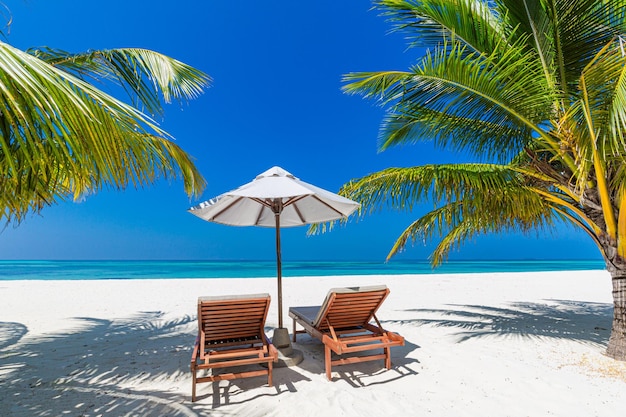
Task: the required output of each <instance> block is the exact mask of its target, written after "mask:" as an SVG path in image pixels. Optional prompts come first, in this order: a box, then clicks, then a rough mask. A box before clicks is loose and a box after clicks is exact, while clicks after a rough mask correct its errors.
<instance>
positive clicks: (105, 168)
mask: <svg viewBox="0 0 626 417" xmlns="http://www.w3.org/2000/svg"><path fill="white" fill-rule="evenodd" d="M180 77H181V79H180V80H179V81H178V84H181V83H182V84H186V83H187V81H184V80H185V79H186V78H189V77H191V83H192V84H194V83H198V82H201V80H200V79H196V77H195V76H190V75H185V74H182V75H180ZM163 177H166V178H181V179H182V180H183V182H184V187H185V191H186V192H187V193H188V194H193V193H198V192H200V191H201V190H202V188H203V187H204V179H203V178H202V176H201V175H200V173H199V172H198V170H197V168H196V167H195V166H194V165H193V163H192V162H191V158H190V157H189V155H187V154H186V153H185V152H184V151H182V150H181V149H180V148H179V147H178V146H176V145H175V144H173V143H172V142H171V141H170V140H169V138H168V135H167V133H166V132H164V131H163V130H162V129H160V128H159V127H158V125H157V124H156V123H155V122H154V121H152V120H151V119H150V118H149V117H147V116H146V115H144V114H143V113H141V112H140V111H138V110H136V109H135V108H133V107H131V106H129V105H127V104H125V103H123V102H122V101H119V100H117V99H115V98H113V97H111V96H109V95H107V94H105V93H103V92H101V91H100V90H98V89H96V88H94V87H93V86H92V85H91V84H89V83H87V82H85V81H83V80H81V79H80V78H77V77H76V76H74V75H72V74H70V73H68V72H65V71H63V70H61V69H60V68H57V67H55V66H52V65H50V64H48V63H46V62H44V61H42V60H41V59H38V58H36V57H34V56H32V55H30V54H27V53H24V52H22V51H20V50H18V49H15V48H13V47H11V46H9V45H7V44H5V43H1V42H0V178H2V181H0V186H2V189H0V202H1V204H3V207H4V215H5V218H6V220H8V221H9V220H15V221H17V222H19V221H20V220H21V219H23V216H24V215H25V214H26V213H28V212H29V211H31V210H34V211H38V210H40V209H41V208H42V207H44V206H46V205H49V204H52V203H53V202H54V201H57V200H58V199H64V198H67V197H70V196H73V197H74V198H78V197H80V196H81V195H82V194H84V193H91V192H95V191H97V190H99V189H101V188H103V187H105V186H110V187H114V188H124V187H126V186H128V185H133V186H135V187H139V186H144V185H148V184H151V183H153V182H154V181H155V180H156V179H158V178H163Z"/></svg>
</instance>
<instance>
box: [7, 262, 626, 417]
mask: <svg viewBox="0 0 626 417" xmlns="http://www.w3.org/2000/svg"><path fill="white" fill-rule="evenodd" d="M376 284H385V285H387V286H388V287H389V288H390V290H391V293H390V296H389V298H388V299H387V300H386V301H385V303H384V304H383V306H382V308H381V310H380V311H379V314H378V317H379V319H380V320H381V322H382V324H383V326H385V327H386V328H387V329H388V330H392V331H395V332H397V333H399V334H401V335H402V336H404V337H405V339H406V345H405V346H404V347H399V348H394V349H393V351H392V361H393V368H392V369H391V370H386V369H384V368H383V363H382V361H377V362H369V363H361V364H354V365H347V366H343V367H337V368H334V369H333V371H334V372H333V381H331V382H329V381H327V380H326V377H325V375H324V364H323V357H324V356H323V347H322V345H321V343H319V342H318V341H317V340H314V339H311V338H310V337H308V336H299V339H298V343H297V344H295V345H294V348H296V349H299V350H301V351H302V352H303V353H304V360H303V362H302V363H300V364H299V365H298V366H295V367H290V368H278V369H275V371H274V386H273V387H268V386H267V385H266V380H265V379H264V378H263V377H259V378H248V379H245V380H235V381H221V382H220V383H214V384H212V383H208V384H201V385H199V386H198V396H199V399H198V401H197V402H196V403H192V402H191V401H190V394H191V373H190V371H189V361H190V356H191V349H192V347H193V343H194V340H195V333H196V327H197V323H196V321H195V318H196V317H195V309H196V300H197V298H198V296H204V295H223V294H246V293H259V292H268V293H270V295H271V296H272V306H271V309H270V314H269V317H268V321H267V328H268V335H270V336H271V335H272V328H274V327H276V326H277V322H278V319H277V305H276V299H277V298H276V282H275V280H274V279H267V278H263V279H176V280H170V279H164V280H157V279H155V280H106V281H4V282H2V283H0V385H1V386H2V389H1V390H0V415H1V416H24V417H26V416H28V417H32V416H61V415H64V416H89V417H91V416H204V415H211V416H232V415H241V416H317V415H334V416H355V417H356V416H364V415H378V414H380V415H383V414H384V415H389V416H409V415H433V416H515V417H517V416H547V415H550V416H568V417H571V416H585V417H590V416H602V417H607V416H618V415H619V416H621V415H623V396H624V392H626V363H621V362H616V361H613V360H611V359H608V358H606V357H605V356H604V355H603V353H604V350H605V346H606V343H607V340H608V337H609V334H610V328H611V317H612V299H611V283H610V277H609V275H608V273H606V272H603V271H576V272H545V273H506V274H462V275H401V276H348V277H322V278H311V277H309V278H285V279H284V284H283V297H284V303H283V304H284V306H283V307H284V322H285V324H286V325H287V327H289V328H291V320H290V319H289V317H288V316H287V310H288V307H289V306H295V305H315V304H320V303H321V302H322V301H323V299H324V297H325V295H326V293H327V291H328V290H329V289H330V288H332V287H341V286H355V285H376Z"/></svg>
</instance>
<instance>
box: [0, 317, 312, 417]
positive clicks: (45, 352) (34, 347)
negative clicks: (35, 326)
mask: <svg viewBox="0 0 626 417" xmlns="http://www.w3.org/2000/svg"><path fill="white" fill-rule="evenodd" d="M163 317H164V314H163V313H162V312H158V311H156V312H141V313H138V314H136V315H133V316H131V317H126V318H122V319H115V320H103V319H98V318H91V317H78V318H74V319H71V323H72V325H73V326H72V328H71V329H69V330H66V331H63V332H59V333H55V334H46V335H40V336H39V335H38V336H30V335H29V334H28V329H27V328H26V326H24V325H23V324H21V323H8V322H0V385H1V386H2V390H0V415H1V416H10V415H28V416H34V417H36V416H50V415H141V416H155V417H156V416H164V415H167V416H172V417H178V416H185V417H190V416H196V415H199V414H205V409H206V408H207V404H202V403H200V404H199V403H198V402H196V403H191V372H190V369H189V364H190V359H191V350H192V348H193V344H194V341H195V337H196V331H197V329H196V319H195V317H191V316H184V317H180V318H176V319H173V320H165V319H164V318H163ZM301 379H306V378H305V377H303V376H302V375H300V374H298V373H297V372H295V371H282V370H280V369H278V370H276V371H275V372H274V382H275V387H276V388H275V389H274V390H273V391H272V392H271V394H263V393H261V394H258V395H280V394H281V393H283V392H288V391H293V390H295V388H294V384H293V383H294V382H295V381H298V380H301ZM255 380H256V381H255ZM265 383H266V380H264V379H263V378H258V379H257V378H248V379H247V380H243V381H235V382H234V383H233V384H232V385H231V388H228V389H221V392H222V393H224V394H225V396H224V399H225V401H223V403H233V402H234V401H233V399H234V398H236V397H237V396H238V393H240V392H245V390H249V389H251V390H254V389H255V387H258V386H262V385H263V384H265ZM202 386H203V384H200V385H199V386H198V389H199V394H202V391H201V390H202ZM181 391H182V392H184V393H185V394H182V395H181ZM211 395H212V396H213V395H214V394H213V393H212V394H211ZM254 395H256V394H255V393H252V394H250V393H246V394H245V395H242V396H241V400H239V402H245V401H250V400H252V399H253V398H254V397H253V396H254ZM217 403H218V401H216V400H215V399H214V401H213V404H214V405H215V404H217ZM219 403H220V404H221V403H222V402H219Z"/></svg>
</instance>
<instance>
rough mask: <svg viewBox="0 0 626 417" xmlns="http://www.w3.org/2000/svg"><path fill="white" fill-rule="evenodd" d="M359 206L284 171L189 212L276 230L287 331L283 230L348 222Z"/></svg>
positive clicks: (280, 320)
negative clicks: (333, 222) (283, 228)
mask: <svg viewBox="0 0 626 417" xmlns="http://www.w3.org/2000/svg"><path fill="white" fill-rule="evenodd" d="M357 208H359V204H358V203H356V202H354V201H352V200H349V199H347V198H345V197H342V196H340V195H338V194H335V193H331V192H330V191H326V190H324V189H321V188H319V187H316V186H314V185H311V184H308V183H306V182H304V181H300V180H299V179H298V178H296V177H294V176H293V175H292V174H290V173H289V172H287V171H285V170H284V169H282V168H280V167H277V166H275V167H273V168H270V169H268V170H267V171H265V172H263V173H262V174H260V175H258V176H257V177H256V178H255V179H254V180H253V181H252V182H249V183H247V184H244V185H242V186H241V187H239V188H237V189H235V190H232V191H229V192H227V193H224V194H222V195H219V196H217V197H215V198H213V199H211V200H208V201H205V202H203V203H200V204H199V205H197V206H195V207H192V208H191V209H189V212H190V213H191V214H194V215H196V216H198V217H200V218H201V219H204V220H207V221H210V222H215V223H221V224H227V225H231V226H262V227H274V228H275V229H276V266H277V276H278V327H279V328H282V327H283V306H282V302H283V300H282V265H281V249H280V229H281V228H282V227H293V226H302V225H306V224H312V223H323V222H328V221H332V220H338V219H345V218H347V217H348V216H349V215H350V214H352V213H353V212H354V211H355V210H356V209H357Z"/></svg>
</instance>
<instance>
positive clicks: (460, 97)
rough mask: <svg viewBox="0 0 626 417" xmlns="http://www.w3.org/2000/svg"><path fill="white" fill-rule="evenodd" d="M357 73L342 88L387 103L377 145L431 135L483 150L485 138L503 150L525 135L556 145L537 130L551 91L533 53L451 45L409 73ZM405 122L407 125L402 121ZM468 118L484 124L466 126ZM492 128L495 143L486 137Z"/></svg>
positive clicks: (522, 140)
mask: <svg viewBox="0 0 626 417" xmlns="http://www.w3.org/2000/svg"><path fill="white" fill-rule="evenodd" d="M360 75H361V76H362V78H361V79H357V76H358V75H357V74H351V75H350V76H349V77H348V79H349V80H351V81H352V82H351V83H350V84H348V85H347V86H346V87H345V90H346V91H349V92H353V93H355V92H360V93H362V94H363V95H364V96H365V97H372V96H374V95H375V96H378V97H379V98H380V100H381V101H382V102H383V103H384V104H385V105H388V106H389V116H388V117H387V122H386V123H385V124H384V125H383V127H382V131H381V139H380V140H381V143H382V144H383V148H385V147H388V146H392V145H396V144H401V143H406V142H409V143H411V142H415V141H420V140H433V139H436V140H437V141H440V142H441V143H442V144H445V145H452V146H453V147H456V148H457V149H464V150H468V151H470V152H472V153H474V154H481V153H483V152H484V151H485V149H486V146H485V144H487V143H490V145H489V146H490V149H491V150H492V151H493V154H494V155H506V156H510V155H511V153H517V152H519V151H520V150H521V147H523V146H524V145H525V144H527V143H528V141H529V140H530V139H531V137H538V138H541V140H543V141H545V142H547V143H551V145H552V147H553V148H556V144H555V143H553V140H552V138H551V137H550V136H549V135H547V134H546V132H545V130H544V129H543V123H544V122H545V121H546V120H547V119H548V118H549V117H550V115H551V112H552V109H553V103H554V100H555V97H556V96H555V95H554V94H553V93H554V92H553V91H552V90H550V88H549V86H548V85H546V84H545V77H544V76H543V73H542V69H541V67H540V66H539V65H538V64H537V62H536V60H534V58H533V57H532V56H529V55H528V54H523V50H522V49H520V48H517V49H516V48H514V47H511V48H509V50H508V52H507V53H503V54H501V55H500V56H498V57H484V56H481V55H472V54H470V55H467V54H464V53H463V52H462V46H461V45H460V44H457V46H456V48H452V49H450V48H446V47H442V48H440V49H437V50H436V51H435V52H434V53H429V54H427V55H426V57H425V58H424V59H423V60H422V62H421V64H420V66H418V67H415V68H413V69H412V71H411V73H400V72H381V73H369V74H360ZM406 121H408V122H409V123H410V125H409V126H403V125H402V123H403V122H406ZM450 122H452V123H450ZM474 123H475V124H476V125H477V126H479V125H480V126H490V127H491V128H490V129H486V130H478V129H469V130H468V129H467V128H466V126H467V125H471V124H474ZM494 133H495V136H496V137H497V138H498V141H497V142H494V141H492V138H493V135H494ZM531 133H532V135H531Z"/></svg>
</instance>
